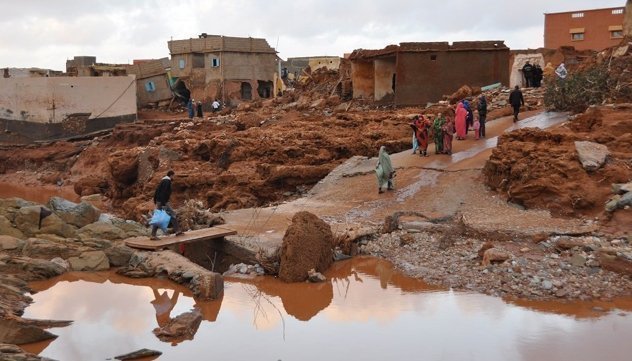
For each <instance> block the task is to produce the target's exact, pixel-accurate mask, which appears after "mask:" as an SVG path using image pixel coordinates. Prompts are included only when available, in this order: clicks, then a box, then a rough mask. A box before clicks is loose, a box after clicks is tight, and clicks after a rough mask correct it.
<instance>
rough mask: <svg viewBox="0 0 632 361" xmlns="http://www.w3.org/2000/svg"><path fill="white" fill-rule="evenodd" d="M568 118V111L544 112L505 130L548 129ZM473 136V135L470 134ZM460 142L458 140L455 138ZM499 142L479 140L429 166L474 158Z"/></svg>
mask: <svg viewBox="0 0 632 361" xmlns="http://www.w3.org/2000/svg"><path fill="white" fill-rule="evenodd" d="M567 119H568V113H559V112H542V113H540V114H538V115H536V116H533V117H529V118H526V119H524V120H520V121H518V122H517V123H514V124H513V125H512V126H511V127H509V128H507V129H506V130H505V132H511V131H513V130H516V129H522V128H541V129H546V128H550V127H552V126H554V125H557V124H560V123H562V122H565V121H566V120H567ZM470 137H471V135H470ZM454 142H458V140H456V138H455V140H454ZM497 144H498V137H493V138H486V139H485V140H484V141H477V143H476V145H474V146H472V147H470V148H468V149H467V150H464V151H462V152H457V153H454V154H452V156H451V157H450V158H449V159H448V158H446V160H435V161H433V162H431V163H429V164H428V166H427V168H436V169H443V168H445V167H446V165H449V164H456V163H459V162H461V161H463V160H465V159H469V158H473V157H474V156H476V155H477V154H479V153H481V152H484V151H485V150H487V149H491V148H495V147H496V145H497Z"/></svg>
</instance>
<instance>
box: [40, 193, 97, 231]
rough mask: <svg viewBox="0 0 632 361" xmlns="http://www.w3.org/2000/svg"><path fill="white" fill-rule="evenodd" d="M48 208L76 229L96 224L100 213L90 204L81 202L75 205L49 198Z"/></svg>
mask: <svg viewBox="0 0 632 361" xmlns="http://www.w3.org/2000/svg"><path fill="white" fill-rule="evenodd" d="M48 206H49V207H50V209H51V210H52V211H53V212H54V213H55V214H57V215H58V216H59V218H61V219H62V220H63V221H64V222H66V223H68V224H71V225H73V226H76V227H78V228H81V227H84V226H87V225H88V224H90V223H93V222H96V221H97V220H98V219H99V216H100V215H101V211H99V210H98V209H97V208H95V207H94V206H93V205H92V204H90V203H87V202H81V203H79V204H77V203H74V202H71V201H68V200H65V199H63V198H60V197H53V198H51V199H50V201H49V202H48Z"/></svg>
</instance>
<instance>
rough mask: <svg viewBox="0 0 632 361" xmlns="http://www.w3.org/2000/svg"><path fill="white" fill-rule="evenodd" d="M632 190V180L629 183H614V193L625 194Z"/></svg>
mask: <svg viewBox="0 0 632 361" xmlns="http://www.w3.org/2000/svg"><path fill="white" fill-rule="evenodd" d="M630 192H632V182H628V183H616V184H613V185H612V193H614V194H624V193H630Z"/></svg>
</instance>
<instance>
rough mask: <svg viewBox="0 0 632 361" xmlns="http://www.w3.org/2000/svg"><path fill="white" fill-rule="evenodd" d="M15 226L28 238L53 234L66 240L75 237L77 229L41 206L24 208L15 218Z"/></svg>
mask: <svg viewBox="0 0 632 361" xmlns="http://www.w3.org/2000/svg"><path fill="white" fill-rule="evenodd" d="M15 226H16V228H17V229H19V230H20V231H21V232H22V233H24V234H25V235H26V236H33V235H36V234H39V233H52V234H56V235H59V236H62V237H65V238H71V237H74V236H75V229H74V228H73V227H72V226H70V225H68V224H67V223H66V222H64V221H63V220H62V219H61V218H59V216H57V215H56V214H51V211H50V210H48V209H46V208H44V207H41V206H28V207H22V208H20V209H19V210H18V212H17V214H16V216H15Z"/></svg>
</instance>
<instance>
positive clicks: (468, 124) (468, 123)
mask: <svg viewBox="0 0 632 361" xmlns="http://www.w3.org/2000/svg"><path fill="white" fill-rule="evenodd" d="M463 107H464V108H465V110H466V111H467V116H466V117H465V133H466V134H467V131H468V130H470V129H472V126H473V125H474V113H473V112H472V107H471V106H470V102H468V101H467V100H463Z"/></svg>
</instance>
